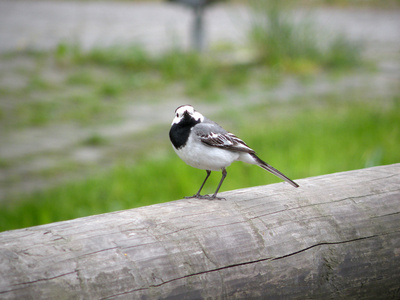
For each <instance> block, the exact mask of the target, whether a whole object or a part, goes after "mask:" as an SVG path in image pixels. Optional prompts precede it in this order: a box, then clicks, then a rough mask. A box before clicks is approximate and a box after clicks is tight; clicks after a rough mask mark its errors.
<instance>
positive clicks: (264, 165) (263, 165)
mask: <svg viewBox="0 0 400 300" xmlns="http://www.w3.org/2000/svg"><path fill="white" fill-rule="evenodd" d="M249 154H250V155H251V156H252V157H253V158H254V159H255V160H256V161H257V163H258V165H259V166H260V167H261V168H263V169H264V170H267V171H268V172H271V173H272V174H274V175H275V176H278V177H279V178H281V179H283V180H285V181H287V182H289V183H290V184H291V185H293V186H294V187H296V188H297V187H299V185H298V184H297V183H296V182H294V181H293V180H291V179H290V178H289V177H287V176H286V175H284V174H283V173H281V172H280V171H278V170H277V169H275V168H274V167H272V166H270V165H269V164H267V163H266V162H265V161H263V160H262V159H260V158H259V157H258V156H257V155H255V154H254V153H249Z"/></svg>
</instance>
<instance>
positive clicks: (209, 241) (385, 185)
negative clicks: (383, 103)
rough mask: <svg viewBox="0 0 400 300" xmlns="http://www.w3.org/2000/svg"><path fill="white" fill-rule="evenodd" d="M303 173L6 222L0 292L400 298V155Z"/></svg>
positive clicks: (8, 295)
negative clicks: (76, 215)
mask: <svg viewBox="0 0 400 300" xmlns="http://www.w3.org/2000/svg"><path fill="white" fill-rule="evenodd" d="M297 182H298V183H299V184H300V188H298V189H294V188H293V187H291V186H290V185H288V184H284V183H279V184H272V185H268V186H261V187H256V188H249V189H243V190H237V191H231V192H226V193H223V194H222V196H224V197H225V198H226V199H227V200H226V201H218V200H216V201H208V200H196V199H190V200H179V201H173V202H170V203H164V204H159V205H153V206H148V207H142V208H138V209H131V210H126V211H121V212H115V213H108V214H104V215H96V216H91V217H86V218H81V219H76V220H71V221H66V222H59V223H53V224H48V225H44V226H38V227H32V228H26V229H22V230H14V231H8V232H3V233H0V298H1V299H167V298H168V299H206V298H208V299H239V298H242V299H249V298H264V299H265V298H267V299H275V298H281V297H282V298H290V299H309V298H318V299H327V298H332V299H338V298H346V299H356V298H357V299H399V298H400V164H395V165H389V166H381V167H375V168H369V169H363V170H357V171H351V172H344V173H337V174H331V175H325V176H319V177H313V178H307V179H302V180H298V181H297ZM132 201H134V199H132Z"/></svg>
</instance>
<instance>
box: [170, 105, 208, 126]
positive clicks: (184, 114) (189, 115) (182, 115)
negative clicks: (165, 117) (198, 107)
mask: <svg viewBox="0 0 400 300" xmlns="http://www.w3.org/2000/svg"><path fill="white" fill-rule="evenodd" d="M203 120H204V116H203V115H202V114H201V113H199V112H197V111H195V110H194V108H193V106H191V105H188V104H186V105H181V106H179V107H178V108H177V109H176V110H175V118H174V119H173V121H172V124H171V125H174V124H178V123H181V122H187V123H190V122H193V121H194V122H196V123H199V122H203Z"/></svg>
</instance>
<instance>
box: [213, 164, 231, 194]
mask: <svg viewBox="0 0 400 300" xmlns="http://www.w3.org/2000/svg"><path fill="white" fill-rule="evenodd" d="M226 174H228V173H227V172H226V170H225V168H223V169H222V178H221V181H220V182H219V184H218V187H217V190H216V191H215V193H214V195H212V196H211V198H212V199H224V198H218V197H217V193H218V191H219V189H220V187H221V185H222V183H223V182H224V180H225V177H226Z"/></svg>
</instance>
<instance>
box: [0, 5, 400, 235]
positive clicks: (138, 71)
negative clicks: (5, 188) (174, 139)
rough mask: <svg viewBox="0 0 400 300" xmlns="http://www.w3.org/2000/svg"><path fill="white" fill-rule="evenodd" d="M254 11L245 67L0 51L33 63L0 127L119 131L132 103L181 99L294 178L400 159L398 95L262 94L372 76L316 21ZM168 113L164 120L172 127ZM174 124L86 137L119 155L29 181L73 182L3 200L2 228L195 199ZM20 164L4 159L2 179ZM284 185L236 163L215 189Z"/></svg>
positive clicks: (136, 50)
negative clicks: (322, 33)
mask: <svg viewBox="0 0 400 300" xmlns="http://www.w3.org/2000/svg"><path fill="white" fill-rule="evenodd" d="M260 5H261V6H260ZM255 10H256V11H257V12H258V13H257V14H255V15H254V19H253V25H252V27H251V30H250V32H249V33H248V49H250V53H251V55H250V59H246V60H245V61H235V60H232V59H226V57H230V54H231V53H232V52H235V51H236V49H235V48H234V46H233V45H224V44H221V45H215V46H213V47H212V48H211V49H210V50H209V51H208V52H207V54H206V55H200V54H197V53H192V52H187V51H183V50H181V49H177V48H171V49H170V50H168V51H166V52H163V53H159V54H150V53H148V52H146V51H145V50H144V49H143V48H141V47H140V46H138V45H132V46H126V45H124V46H118V45H117V46H114V47H110V48H97V49H92V50H90V51H83V50H82V49H81V48H80V47H79V45H71V44H60V45H59V46H58V47H57V48H56V49H54V50H53V51H24V52H18V53H8V54H4V55H2V57H1V60H2V61H5V60H7V61H13V60H14V61H16V62H17V63H18V62H20V61H24V62H28V64H25V63H24V64H23V65H21V66H20V67H19V68H18V69H17V71H15V74H14V76H18V77H19V78H22V80H20V81H21V82H22V83H20V84H19V85H18V86H17V87H6V86H1V87H0V92H1V94H2V99H3V100H4V101H2V103H3V104H4V103H6V104H7V105H1V107H0V126H1V128H2V130H4V131H12V130H15V129H16V128H18V129H22V130H23V129H25V128H38V129H40V128H44V127H49V126H50V127H52V126H57V125H58V124H65V123H73V124H78V126H79V127H82V128H86V127H89V128H98V127H97V126H100V125H104V124H111V125H112V124H116V123H118V122H119V121H120V118H121V113H122V112H123V111H124V110H125V109H126V108H127V106H132V105H135V104H137V105H139V104H145V103H146V101H150V102H151V103H156V104H157V103H159V104H160V105H161V104H164V103H168V101H169V100H168V99H173V98H176V97H179V98H181V99H184V100H185V101H188V102H191V103H192V104H193V105H195V107H197V105H200V106H204V107H211V108H215V109H212V110H210V111H213V114H212V115H211V116H210V118H212V119H214V120H216V121H217V122H218V123H219V124H221V125H222V126H223V127H225V128H226V129H228V130H230V131H232V132H234V133H235V134H237V135H238V136H239V137H241V138H242V139H244V140H245V141H246V142H247V143H248V145H249V146H250V147H252V148H254V149H255V150H256V151H257V152H258V154H259V155H260V157H261V158H263V159H264V160H266V161H267V162H268V163H270V164H271V165H273V166H274V167H276V168H278V169H279V170H281V171H282V172H283V173H285V174H286V175H288V176H289V177H290V178H292V179H299V178H304V177H309V176H315V175H320V174H328V173H332V172H338V171H346V170H352V169H359V168H364V167H370V166H376V165H383V164H391V163H397V162H399V153H400V143H399V142H398V141H399V140H400V117H399V116H400V97H399V94H398V91H395V92H394V93H393V94H392V95H390V96H379V95H378V96H375V95H371V93H370V90H368V89H365V87H361V88H359V89H345V90H341V89H340V88H338V89H337V90H335V89H332V90H333V92H332V91H330V92H325V93H317V94H316V93H311V92H310V93H307V92H306V93H301V94H299V95H297V94H296V93H293V94H292V95H289V96H288V97H287V99H283V100H282V99H280V98H279V97H270V98H268V97H267V96H266V94H267V92H268V91H269V90H271V89H274V88H276V87H279V86H281V85H284V84H285V82H287V81H288V80H295V81H296V82H300V83H301V84H302V85H304V86H305V87H307V86H310V85H312V84H313V83H315V82H316V81H318V80H319V78H321V77H324V78H328V80H330V82H331V84H332V85H333V86H335V85H338V86H339V83H338V82H340V80H341V78H348V77H351V76H353V75H354V76H358V75H359V74H360V73H365V72H372V73H373V72H374V68H375V67H374V62H371V61H366V60H365V59H364V58H363V57H362V56H361V51H360V49H361V46H360V45H359V44H356V43H355V42H351V41H349V40H347V39H346V38H345V37H343V36H342V35H337V36H334V37H332V38H331V39H330V40H329V41H327V43H326V44H324V45H321V44H319V43H318V40H317V38H316V34H315V30H316V29H315V25H313V24H312V22H309V21H307V22H300V23H298V22H296V23H294V21H292V20H291V18H290V17H288V15H287V14H286V11H285V8H284V7H282V6H281V5H279V2H278V1H269V2H265V1H263V2H262V3H261V4H260V3H258V4H256V6H255ZM254 98H256V101H254V100H252V99H254ZM16 100H20V101H16ZM235 103H240V105H234V104H235ZM181 104H184V103H181ZM163 107H164V106H163ZM216 108H218V109H216ZM174 109H175V107H171V111H169V112H168V113H169V114H170V116H171V120H172V117H173V110H174ZM206 115H207V114H206ZM144 117H146V118H151V117H152V114H151V113H150V114H147V115H146V116H144ZM169 124H170V123H169V122H168V123H167V124H165V126H160V125H157V126H154V127H151V128H148V129H147V130H143V131H142V133H140V134H135V135H134V136H130V137H124V138H125V139H129V140H130V143H127V144H125V143H124V142H121V141H120V140H117V142H116V141H115V140H113V139H111V138H109V137H107V136H105V135H102V134H101V133H98V132H97V130H93V134H91V135H89V136H87V137H85V138H84V139H82V140H80V141H79V143H78V144H77V145H76V146H82V145H83V146H85V147H89V148H91V149H95V150H98V151H106V150H105V149H109V148H110V147H111V146H112V147H113V148H119V150H113V152H112V153H111V154H110V157H109V159H108V160H107V163H104V164H100V165H98V164H97V163H96V162H94V163H93V164H89V165H87V164H85V166H81V165H79V164H77V165H74V164H73V163H71V162H69V161H65V162H62V160H61V162H62V163H61V164H57V165H56V166H55V167H52V168H48V169H47V170H44V171H41V173H40V174H35V175H34V176H41V177H42V178H44V179H45V180H46V179H48V180H49V181H51V179H52V178H53V177H57V176H59V174H63V173H67V174H68V176H67V177H68V180H62V182H61V183H55V184H51V185H50V186H48V187H46V188H41V189H37V190H34V191H33V192H29V193H16V194H12V195H8V196H7V198H6V199H3V200H2V201H1V202H0V230H9V229H15V228H22V227H28V226H33V225H38V224H44V223H49V222H55V221H60V220H66V219H71V218H77V217H82V216H87V215H92V214H99V213H105V212H109V211H115V210H121V209H127V208H132V207H139V206H143V205H150V204H153V203H160V202H165V201H172V200H176V199H180V198H182V197H183V196H187V195H192V194H193V193H195V192H196V191H197V189H198V187H199V185H200V184H201V182H202V180H204V177H205V172H204V171H202V170H196V169H193V168H191V167H189V166H187V165H185V164H184V163H183V162H182V161H181V160H180V159H179V158H178V157H177V156H176V155H175V153H174V152H173V150H172V149H171V146H170V143H169V140H168V130H169ZM121 149H122V150H121ZM70 150H71V149H66V151H70ZM107 151H108V150H107ZM51 155H52V154H51V153H50V154H49V156H51ZM25 159H26V160H27V161H28V160H29V157H26V158H25ZM15 163H16V162H13V161H12V160H8V159H4V158H1V157H0V168H2V170H3V171H9V170H11V169H12V168H13V166H14V164H15ZM91 168H92V169H93V170H92V171H87V170H83V169H91ZM82 170H83V171H82ZM77 173H83V174H84V176H76V174H77ZM86 174H89V175H86ZM14 180H15V181H23V180H24V178H20V177H18V178H15V179H14ZM219 180H220V174H219V173H217V172H214V173H213V175H212V177H211V178H210V180H209V182H208V183H207V185H206V187H205V190H204V191H205V192H208V193H211V192H213V191H214V189H215V186H216V185H217V183H218V182H219ZM279 181H280V180H279V179H278V178H275V177H274V176H273V175H270V174H269V173H266V172H265V171H263V170H262V169H260V168H256V167H255V166H247V165H244V164H242V163H235V164H233V165H232V166H231V167H230V168H228V177H227V180H226V181H225V182H224V184H223V186H222V189H221V191H226V190H232V189H238V188H243V187H249V186H256V185H264V184H268V183H272V182H279Z"/></svg>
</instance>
